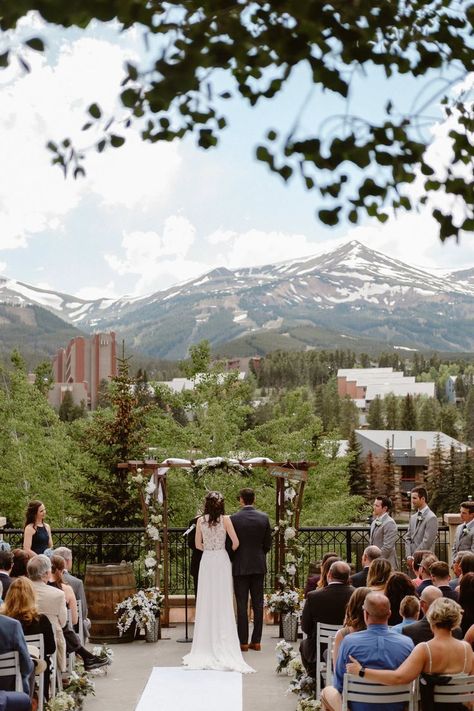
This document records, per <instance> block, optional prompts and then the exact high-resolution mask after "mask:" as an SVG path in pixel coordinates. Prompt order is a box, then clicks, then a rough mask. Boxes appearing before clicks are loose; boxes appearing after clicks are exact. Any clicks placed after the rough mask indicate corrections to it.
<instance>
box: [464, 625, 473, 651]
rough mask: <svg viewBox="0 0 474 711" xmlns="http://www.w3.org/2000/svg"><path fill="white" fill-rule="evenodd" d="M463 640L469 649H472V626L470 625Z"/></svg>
mask: <svg viewBox="0 0 474 711" xmlns="http://www.w3.org/2000/svg"><path fill="white" fill-rule="evenodd" d="M464 639H465V640H466V642H469V644H470V645H471V647H472V648H473V649H474V625H471V626H470V627H469V629H468V631H467V632H466V634H465V636H464Z"/></svg>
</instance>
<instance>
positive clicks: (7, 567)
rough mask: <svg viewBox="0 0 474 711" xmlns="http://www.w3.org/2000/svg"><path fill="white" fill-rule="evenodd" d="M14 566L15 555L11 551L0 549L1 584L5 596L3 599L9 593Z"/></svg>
mask: <svg viewBox="0 0 474 711" xmlns="http://www.w3.org/2000/svg"><path fill="white" fill-rule="evenodd" d="M12 565H13V555H12V552H11V551H10V550H7V549H5V548H2V549H0V582H1V583H2V588H3V594H2V597H3V598H5V595H6V594H7V592H8V588H9V587H10V583H11V581H12V579H11V578H10V571H11V569H12Z"/></svg>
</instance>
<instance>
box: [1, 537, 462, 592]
mask: <svg viewBox="0 0 474 711" xmlns="http://www.w3.org/2000/svg"><path fill="white" fill-rule="evenodd" d="M184 530H185V529H184V528H170V529H169V531H168V539H169V570H168V583H169V592H170V594H171V595H180V594H183V592H184V556H185V555H188V556H189V555H190V551H189V549H188V548H187V546H186V542H185V539H184V537H183V533H184ZM406 530H407V527H406V526H399V529H398V540H397V544H396V548H397V555H398V559H399V561H400V563H401V562H402V561H403V559H404V557H405V549H404V543H403V540H404V536H405V534H406ZM143 533H144V529H143V528H58V529H53V540H54V544H55V546H67V548H70V549H71V550H72V552H73V573H74V574H75V575H78V576H79V577H81V578H84V576H85V572H86V566H87V565H88V564H89V563H96V564H101V563H117V562H120V561H121V560H126V561H131V562H134V561H138V560H139V559H140V557H143V555H144V553H145V543H144V537H143ZM298 537H299V540H300V541H301V543H302V544H303V548H304V553H303V562H302V564H301V566H300V580H299V581H298V582H299V584H300V585H302V586H303V585H304V582H305V579H306V574H307V571H308V568H309V563H310V562H311V561H317V560H320V559H321V558H322V556H323V555H324V553H327V552H329V551H334V552H335V553H337V555H338V556H340V557H341V558H343V559H344V560H347V561H348V562H350V563H351V564H352V565H353V566H354V568H355V569H356V570H357V569H359V568H360V565H361V558H362V552H363V550H364V548H365V547H366V546H367V545H368V543H369V528H368V526H360V527H355V526H335V527H329V526H320V527H314V528H313V527H312V528H309V527H308V528H301V529H300V530H299V533H298ZM3 538H4V540H5V541H8V543H9V544H10V546H11V547H12V548H21V545H22V538H23V531H22V530H20V529H6V530H4V531H3ZM448 544H449V541H448V528H447V526H443V527H440V528H439V531H438V539H437V542H436V549H435V552H436V555H437V556H438V558H439V559H440V560H446V561H447V559H448ZM147 547H148V546H147ZM188 563H189V558H188ZM267 564H268V573H267V578H266V586H265V587H266V589H267V591H268V592H270V591H272V590H273V589H274V587H275V575H276V573H277V571H276V570H275V566H274V555H273V550H272V551H271V552H270V553H269V555H268V559H267ZM188 570H189V565H188ZM136 575H137V583H139V584H140V583H141V582H142V581H141V580H140V571H139V566H137V571H136Z"/></svg>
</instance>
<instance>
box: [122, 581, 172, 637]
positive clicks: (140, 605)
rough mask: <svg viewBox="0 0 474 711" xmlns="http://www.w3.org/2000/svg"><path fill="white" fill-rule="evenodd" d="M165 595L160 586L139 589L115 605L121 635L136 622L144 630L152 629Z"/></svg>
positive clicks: (138, 627)
mask: <svg viewBox="0 0 474 711" xmlns="http://www.w3.org/2000/svg"><path fill="white" fill-rule="evenodd" d="M163 600H164V595H163V593H162V592H161V590H159V589H158V588H147V589H146V590H138V591H137V592H136V593H135V594H134V595H130V597H127V598H125V600H122V602H119V604H118V605H116V607H115V614H116V615H119V618H118V620H117V627H118V630H119V633H120V635H122V634H123V633H124V632H126V631H127V630H128V629H130V627H131V625H132V624H133V623H134V624H135V625H136V627H137V629H139V630H142V631H143V632H144V631H146V630H147V629H150V628H151V626H152V625H153V624H154V622H155V619H156V617H157V616H158V615H159V613H160V610H161V605H162V603H163Z"/></svg>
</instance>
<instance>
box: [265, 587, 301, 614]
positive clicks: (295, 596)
mask: <svg viewBox="0 0 474 711" xmlns="http://www.w3.org/2000/svg"><path fill="white" fill-rule="evenodd" d="M301 599H302V596H301V593H300V591H299V590H291V588H282V589H281V590H277V591H276V592H274V593H272V594H271V595H267V596H266V600H265V604H266V606H267V607H268V609H269V610H270V612H276V613H280V614H288V613H289V612H291V613H299V612H300V610H301Z"/></svg>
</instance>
